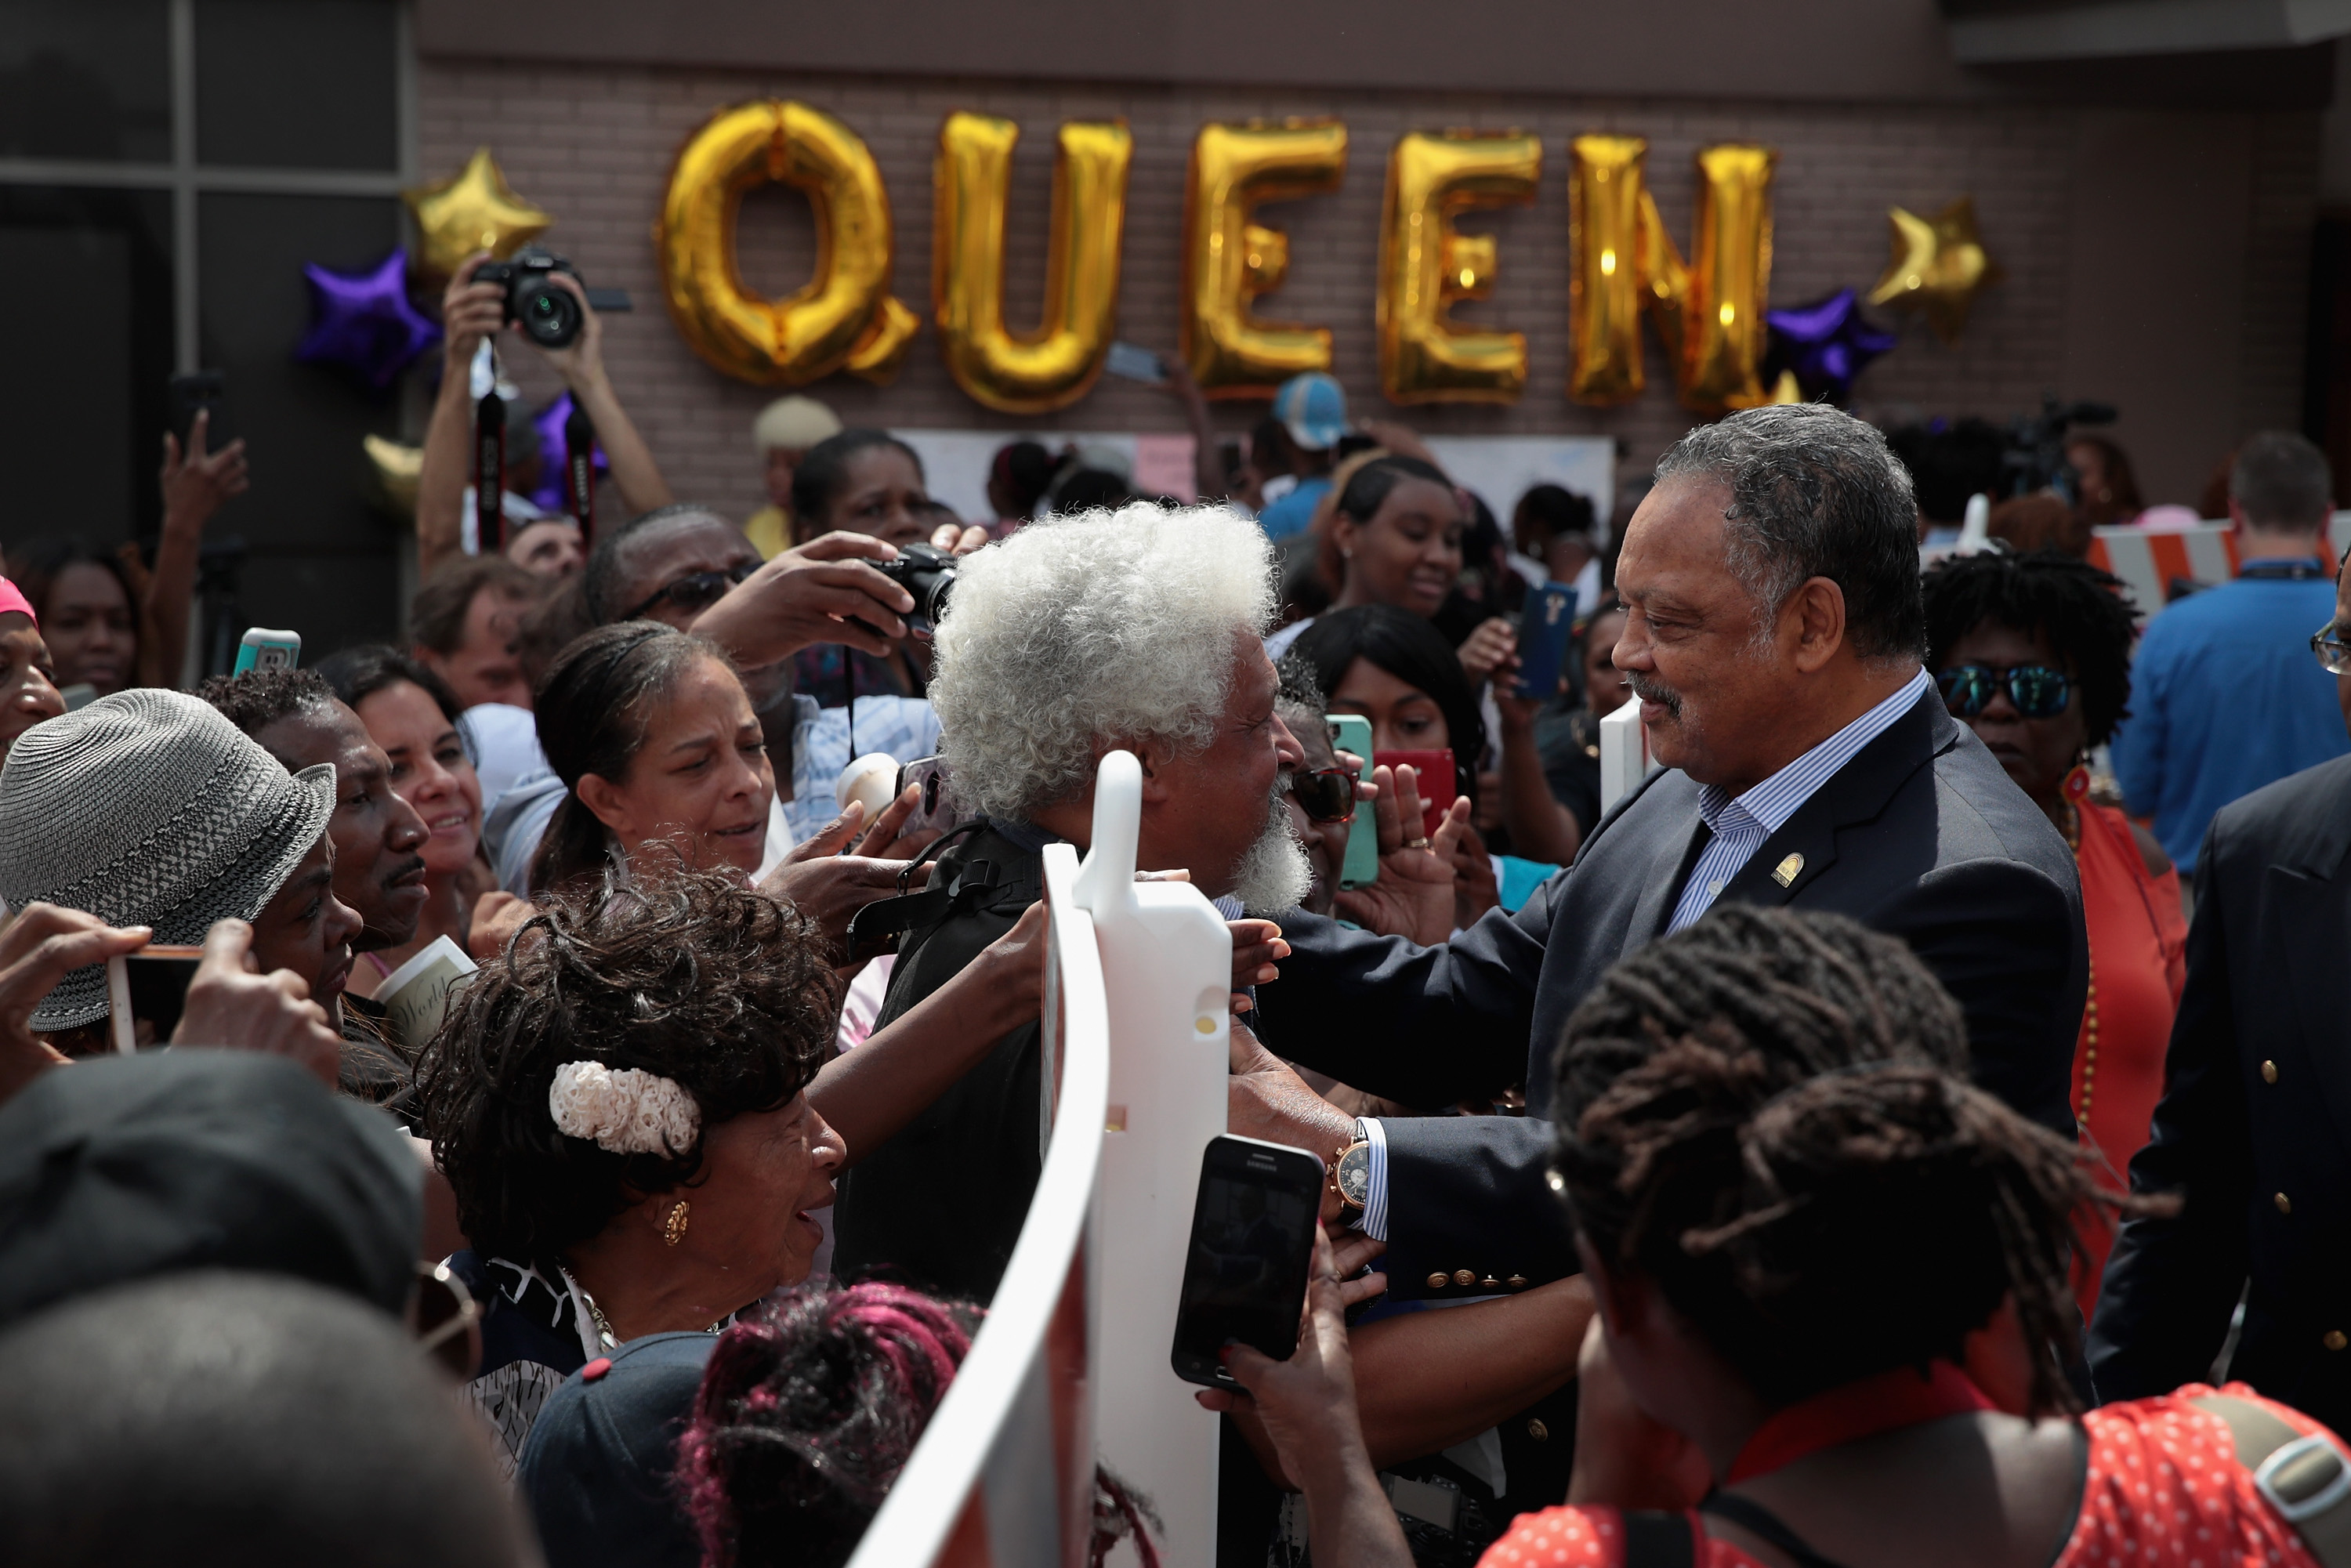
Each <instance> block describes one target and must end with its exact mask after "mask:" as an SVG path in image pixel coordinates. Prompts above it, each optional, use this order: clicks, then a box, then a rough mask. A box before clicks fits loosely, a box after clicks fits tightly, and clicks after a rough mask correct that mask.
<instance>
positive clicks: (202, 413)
mask: <svg viewBox="0 0 2351 1568" xmlns="http://www.w3.org/2000/svg"><path fill="white" fill-rule="evenodd" d="M212 422H213V416H212V411H211V410H210V409H198V410H197V411H196V417H195V419H194V420H193V422H192V423H190V424H189V425H188V448H187V450H186V451H185V452H183V451H181V450H180V438H179V437H178V436H176V435H174V434H172V433H171V432H170V431H168V430H167V431H165V432H164V433H163V467H162V472H161V473H159V474H158V475H157V476H156V477H157V479H158V480H160V481H161V483H162V488H163V515H164V516H165V517H168V518H170V519H171V520H172V523H173V524H175V525H181V526H184V527H187V528H203V527H204V524H205V523H207V522H209V521H210V520H211V519H212V515H213V514H214V512H217V511H219V510H220V509H221V507H222V506H223V505H224V504H225V502H226V501H227V500H228V498H229V497H231V496H242V495H244V494H245V492H246V489H247V488H248V487H249V486H251V484H252V480H251V478H250V477H249V476H247V475H246V464H245V441H244V439H243V438H242V437H240V438H238V439H237V440H235V441H232V442H230V443H229V444H227V445H226V446H224V447H222V448H221V449H220V450H219V451H218V452H206V451H205V450H204V439H205V436H206V435H207V434H208V433H209V432H210V431H211V429H212Z"/></svg>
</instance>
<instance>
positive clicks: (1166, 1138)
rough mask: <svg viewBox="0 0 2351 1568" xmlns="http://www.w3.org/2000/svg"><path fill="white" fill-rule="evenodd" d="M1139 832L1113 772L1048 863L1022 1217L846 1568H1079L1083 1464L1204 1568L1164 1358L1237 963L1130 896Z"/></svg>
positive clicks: (1206, 1487)
mask: <svg viewBox="0 0 2351 1568" xmlns="http://www.w3.org/2000/svg"><path fill="white" fill-rule="evenodd" d="M1141 812H1142V768H1141V767H1140V765H1139V764H1137V763H1136V761H1135V760H1134V758H1133V757H1131V756H1129V755H1127V754H1126V753H1124V752H1113V753H1112V754H1111V755H1110V756H1108V757H1106V758H1103V760H1102V769H1101V772H1100V775H1099V776H1098V777H1097V779H1096V780H1095V789H1094V823H1093V849H1092V853H1090V854H1089V855H1088V856H1087V858H1086V860H1085V862H1084V864H1083V865H1082V866H1081V865H1080V864H1079V862H1078V858H1077V855H1076V852H1074V851H1073V850H1071V848H1070V847H1069V846H1068V845H1066V844H1053V845H1049V846H1048V847H1047V848H1046V851H1045V899H1046V904H1047V906H1048V909H1049V912H1050V916H1051V918H1050V927H1049V932H1048V937H1047V948H1048V950H1047V963H1046V975H1045V1015H1044V1031H1043V1033H1044V1047H1045V1061H1044V1071H1043V1073H1042V1074H1041V1077H1042V1080H1043V1084H1044V1093H1045V1117H1044V1125H1045V1126H1046V1128H1047V1133H1046V1145H1045V1159H1044V1168H1043V1171H1042V1173H1041V1174H1040V1176H1039V1178H1038V1182H1037V1196H1036V1197H1035V1198H1034V1199H1032V1200H1031V1202H1030V1204H1029V1218H1028V1220H1027V1222H1026V1223H1025V1224H1024V1225H1023V1226H1022V1228H1021V1231H1020V1239H1019V1242H1018V1243H1017V1244H1016V1245H1015V1246H1014V1248H1013V1251H1012V1259H1011V1261H1010V1263H1009V1264H1008V1265H1007V1267H1006V1269H1005V1271H1004V1279H1003V1281H1002V1282H1001V1283H1000V1284H999V1285H998V1287H997V1292H996V1300H995V1301H993V1302H992V1303H991V1304H990V1306H989V1309H988V1314H987V1320H986V1321H985V1322H983V1323H982V1324H981V1327H980V1331H979V1333H978V1335H977V1337H976V1338H975V1339H974V1340H973V1342H972V1348H971V1354H969V1355H968V1356H967V1357H966V1358H965V1361H964V1364H963V1370H962V1371H961V1372H960V1373H959V1374H958V1375H956V1380H955V1382H954V1384H953V1385H951V1386H950V1387H949V1388H948V1390H947V1395H946V1398H945V1399H944V1400H943V1401H941V1402H940V1405H939V1408H938V1412H937V1414H936V1415H935V1416H934V1417H933V1418H932V1421H931V1425H930V1427H928V1429H927V1430H925V1432H924V1434H923V1440H922V1442H921V1443H920V1444H918V1445H917V1446H916V1448H915V1449H914V1458H912V1459H911V1460H909V1461H908V1463H907V1466H906V1469H905V1471H904V1474H903V1475H901V1476H900V1477H899V1479H898V1484H897V1485H896V1486H895V1487H893V1489H892V1490H891V1493H890V1497H889V1499H888V1500H887V1501H886V1502H884V1503H883V1507H882V1511H881V1512H880V1513H879V1514H878V1515H877V1516H876V1517H875V1519H874V1521H873V1524H872V1528H871V1529H870V1530H868V1531H866V1535H865V1539H864V1541H863V1542H861V1543H860V1544H859V1546H858V1549H857V1554H856V1556H855V1557H853V1558H852V1560H851V1568H884V1565H887V1568H909V1565H912V1568H922V1565H925V1564H935V1565H938V1568H948V1565H953V1568H981V1565H986V1568H1075V1565H1077V1564H1080V1563H1083V1562H1084V1561H1085V1560H1086V1554H1087V1549H1088V1545H1089V1543H1090V1540H1091V1533H1092V1507H1093V1496H1094V1484H1093V1474H1094V1466H1095V1463H1096V1458H1097V1456H1099V1458H1100V1461H1101V1462H1102V1464H1104V1465H1107V1466H1108V1467H1109V1468H1110V1469H1111V1470H1113V1472H1114V1473H1116V1474H1117V1475H1118V1477H1119V1478H1120V1479H1121V1480H1123V1482H1125V1483H1126V1484H1127V1485H1128V1486H1129V1487H1130V1488H1131V1489H1132V1490H1134V1491H1136V1492H1138V1493H1140V1494H1141V1495H1142V1496H1143V1497H1144V1498H1146V1499H1148V1500H1150V1501H1151V1502H1152V1503H1153V1504H1154V1505H1155V1508H1156V1509H1157V1511H1158V1512H1159V1514H1160V1517H1161V1518H1162V1520H1163V1521H1165V1525H1166V1533H1167V1540H1166V1541H1165V1542H1161V1543H1160V1544H1161V1547H1162V1550H1161V1561H1162V1562H1164V1563H1167V1564H1168V1565H1169V1568H1179V1565H1191V1568H1206V1564H1207V1563H1210V1562H1211V1561H1213V1559H1214V1555H1215V1540H1216V1517H1217V1509H1216V1458H1217V1450H1216V1444H1217V1424H1216V1417H1215V1416H1211V1415H1209V1414H1208V1413H1207V1411H1204V1410H1202V1409H1200V1408H1199V1407H1198V1406H1196V1405H1195V1404H1194V1403H1193V1401H1192V1398H1191V1387H1190V1385H1187V1384H1185V1383H1183V1382H1182V1381H1181V1380H1179V1379H1178V1378H1177V1377H1176V1376H1175V1373H1174V1372H1173V1371H1171V1370H1170V1369H1169V1367H1168V1364H1167V1358H1168V1352H1169V1350H1170V1348H1171V1347H1172V1345H1173V1343H1174V1340H1175V1304H1176V1294H1177V1291H1178V1289H1179V1287H1180V1285H1181V1282H1182V1279H1183V1271H1184V1257H1185V1251H1186V1244H1187V1241H1188V1239H1189V1236H1190V1233H1191V1225H1192V1200H1193V1197H1194V1195H1195V1191H1196V1187H1197V1185H1198V1181H1199V1170H1200V1151H1201V1149H1202V1147H1203V1145H1206V1144H1207V1140H1208V1139H1210V1138H1212V1137H1214V1136H1216V1135H1217V1134H1218V1133H1221V1132H1223V1131H1224V1126H1225V1093H1226V1087H1225V1078H1226V1065H1225V1064H1226V1059H1227V1046H1226V1037H1227V1016H1226V1002H1227V998H1228V996H1229V994H1230V993H1229V990H1228V987H1229V985H1230V980H1231V969H1232V944H1231V939H1230V936H1229V935H1228V933H1227V931H1226V929H1225V925H1224V922H1223V921H1222V920H1221V919H1220V918H1219V917H1218V916H1217V912H1216V909H1215V906H1214V905H1212V904H1209V903H1208V901H1207V899H1206V898H1204V897H1203V896H1201V894H1200V893H1199V891H1198V890H1197V889H1196V888H1194V887H1193V886H1191V885H1190V884H1189V883H1175V882H1162V883H1136V882H1135V880H1134V851H1135V835H1136V831H1137V827H1138V824H1139V821H1140V818H1141ZM947 1201H948V1204H949V1207H952V1201H953V1200H952V1197H949V1198H948V1200H947Z"/></svg>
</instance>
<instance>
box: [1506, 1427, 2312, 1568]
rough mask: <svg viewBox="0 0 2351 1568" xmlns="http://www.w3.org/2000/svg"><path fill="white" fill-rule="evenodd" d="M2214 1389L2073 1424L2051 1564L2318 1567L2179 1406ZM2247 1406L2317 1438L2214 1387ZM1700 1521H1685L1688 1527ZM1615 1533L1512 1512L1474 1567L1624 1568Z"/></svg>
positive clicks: (1582, 1512) (1604, 1513) (1585, 1522)
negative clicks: (2071, 1492) (2073, 1450)
mask: <svg viewBox="0 0 2351 1568" xmlns="http://www.w3.org/2000/svg"><path fill="white" fill-rule="evenodd" d="M2212 1392H2214V1390H2212V1389H2210V1388H2208V1387H2205V1386H2204V1385H2201V1384H2190V1385H2188V1386H2187V1387H2185V1388H2182V1389H2180V1390H2179V1392H2178V1393H2176V1394H2167V1395H2165V1396H2161V1397H2160V1398H2156V1399H2134V1400H2131V1401H2129V1402H2128V1403H2126V1404H2121V1405H2109V1406H2105V1408H2103V1409H2099V1410H2093V1411H2091V1412H2090V1413H2089V1414H2088V1415H2087V1416H2084V1417H2083V1418H2082V1425H2083V1426H2084V1427H2085V1428H2086V1429H2087V1431H2088V1432H2089V1436H2090V1473H2089V1480H2088V1483H2087V1485H2085V1487H2084V1489H2083V1493H2082V1513H2081V1517H2080V1518H2079V1519H2078V1520H2076V1521H2074V1533H2073V1534H2072V1536H2070V1537H2069V1538H2068V1539H2067V1540H2066V1542H2065V1549H2064V1551H2063V1552H2059V1553H2058V1554H2057V1560H2056V1562H2055V1563H2053V1564H2052V1568H2105V1564H2108V1563H2131V1564H2137V1565H2140V1568H2318V1559H2317V1558H2316V1557H2314V1556H2313V1555H2312V1554H2311V1552H2310V1549H2309V1548H2308V1547H2307V1546H2305V1545H2304V1544H2303V1540H2302V1536H2301V1535H2300V1534H2299V1533H2298V1532H2297V1531H2295V1529H2294V1526H2293V1525H2292V1524H2291V1523H2289V1522H2288V1521H2286V1520H2285V1519H2283V1518H2282V1517H2281V1516H2280V1515H2279V1514H2278V1513H2277V1511H2275V1510H2274V1509H2273V1508H2271V1507H2270V1505H2269V1504H2268V1502H2266V1501H2265V1500H2263V1499H2262V1495H2261V1494H2260V1493H2259V1492H2257V1491H2255V1490H2253V1478H2252V1471H2250V1470H2248V1469H2245V1468H2244V1467H2243V1466H2242V1465H2241V1464H2239V1463H2238V1462H2237V1448H2236V1444H2235V1442H2234V1441H2233V1440H2232V1439H2231V1437H2230V1435H2229V1427H2228V1425H2227V1423H2225V1422H2223V1421H2222V1420H2221V1419H2220V1417H2219V1416H2213V1415H2209V1414H2207V1413H2206V1412H2204V1411H2202V1410H2199V1409H2197V1408H2196V1407H2195V1406H2193V1405H2191V1404H2189V1401H2190V1400H2192V1399H2196V1398H2199V1397H2200V1396H2205V1395H2208V1394H2210V1393H2212ZM2219 1392H2220V1393H2223V1394H2228V1395H2231V1396H2235V1397H2237V1398H2240V1399H2246V1400H2250V1401H2252V1403H2254V1404H2257V1405H2260V1406H2262V1408H2264V1409H2266V1410H2268V1411H2269V1412H2270V1413H2271V1414H2272V1415H2273V1416H2277V1417H2278V1419H2280V1420H2282V1421H2283V1422H2285V1423H2286V1424H2287V1425H2288V1426H2290V1427H2293V1428H2294V1430H2295V1431H2297V1432H2303V1433H2310V1432H2323V1431H2325V1427H2321V1426H2320V1425H2319V1424H2318V1423H2317V1422H2315V1421H2313V1420H2312V1419H2310V1417H2308V1416H2304V1415H2303V1414H2302V1413H2300V1412H2299V1411H2295V1410H2289V1409H2287V1408H2286V1407H2285V1406H2283V1405H2277V1404H2273V1403H2272V1402H2270V1401H2269V1400H2266V1399H2263V1398H2262V1397H2261V1396H2259V1395H2257V1394H2255V1393H2254V1392H2253V1391H2252V1389H2250V1388H2248V1387H2246V1386H2245V1385H2243V1384H2241V1383H2232V1384H2231V1385H2229V1386H2228V1387H2226V1388H2223V1389H2221V1390H2220V1391H2219ZM1699 1517H1700V1516H1698V1515H1696V1514H1693V1515H1691V1518H1692V1520H1693V1521H1697V1520H1698V1518H1699ZM1624 1563H1625V1527H1624V1524H1623V1521H1621V1519H1620V1518H1619V1516H1618V1513H1617V1511H1616V1510H1614V1509H1613V1508H1547V1509H1544V1510H1543V1511H1541V1512H1540V1513H1526V1514H1520V1516H1519V1518H1518V1520H1517V1521H1516V1522H1514V1523H1513V1524H1512V1525H1511V1526H1510V1530H1509V1531H1507V1532H1505V1533H1504V1534H1503V1536H1502V1538H1501V1539H1500V1540H1499V1541H1497V1542H1494V1544H1493V1545H1491V1546H1489V1547H1488V1548H1487V1549H1486V1554H1485V1556H1483V1557H1481V1558H1479V1568H1623V1565H1624ZM1701 1568H1762V1564H1761V1563H1758V1561H1757V1560H1756V1559H1755V1558H1753V1557H1750V1556H1749V1555H1748V1554H1747V1553H1746V1552H1741V1551H1740V1549H1739V1548H1738V1547H1736V1546H1733V1545H1731V1544H1730V1543H1729V1542H1727V1541H1718V1540H1712V1539H1709V1540H1708V1542H1707V1552H1706V1555H1705V1556H1704V1558H1703V1559H1701Z"/></svg>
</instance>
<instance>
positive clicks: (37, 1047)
mask: <svg viewBox="0 0 2351 1568" xmlns="http://www.w3.org/2000/svg"><path fill="white" fill-rule="evenodd" d="M153 935H154V933H153V932H152V931H151V930H150V929H149V928H148V927H146V926H144V925H126V926H123V927H122V928H120V930H117V929H116V928H115V927H113V926H111V925H108V924H107V923H106V922H105V921H103V920H100V919H99V917H98V916H97V915H89V914H86V913H85V912H83V911H81V910H78V909H60V908H59V907H57V905H56V904H26V905H25V907H24V910H23V911H22V913H20V914H19V915H17V916H16V919H14V920H12V921H10V922H9V923H8V927H7V929H6V930H5V931H0V1103H6V1102H7V1101H9V1100H12V1099H14V1098H15V1097H16V1093H17V1092H18V1091H20V1090H22V1089H23V1088H24V1087H25V1086H26V1084H28V1083H30V1082H32V1081H33V1080H34V1079H36V1078H37V1077H39V1076H40V1075H41V1074H42V1073H43V1072H46V1071H48V1070H49V1069H50V1068H52V1067H55V1066H57V1064H58V1063H60V1062H62V1061H65V1060H66V1058H65V1056H64V1054H63V1053H62V1052H60V1051H58V1050H57V1048H56V1047H55V1046H52V1045H51V1044H49V1043H48V1042H47V1040H43V1039H41V1037H40V1036H38V1035H37V1034H35V1033H34V1032H33V1009H35V1008H37V1007H39V1006H40V1005H41V998H44V997H46V996H47V995H48V994H49V993H50V992H51V991H54V990H56V989H57V982H58V981H60V980H62V979H64V978H65V977H66V976H67V975H68V973H70V972H71V971H73V970H75V969H78V968H81V967H85V966H87V965H90V964H103V963H105V962H106V961H107V960H108V959H109V958H111V957H113V956H115V955H117V954H119V953H131V952H136V951H137V950H138V949H140V948H141V947H144V946H146V945H147V942H148V939H149V938H150V937H152V936H153Z"/></svg>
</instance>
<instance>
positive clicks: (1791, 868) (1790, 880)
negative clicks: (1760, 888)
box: [1771, 855, 1804, 887]
mask: <svg viewBox="0 0 2351 1568" xmlns="http://www.w3.org/2000/svg"><path fill="white" fill-rule="evenodd" d="M1803 870H1804V857H1803V856H1802V855H1790V856H1789V857H1788V858H1787V859H1786V860H1783V861H1782V862H1780V863H1779V864H1778V865H1776V866H1774V867H1772V868H1771V880H1772V881H1773V882H1776V883H1779V884H1780V885H1781V886H1782V887H1789V886H1792V885H1793V884H1794V883H1795V880H1796V878H1797V877H1798V876H1800V875H1802V873H1803Z"/></svg>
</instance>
